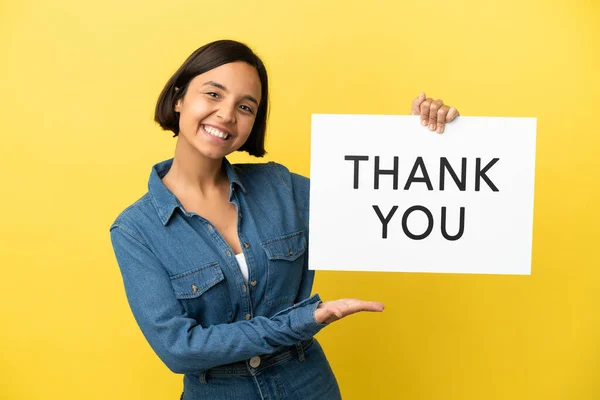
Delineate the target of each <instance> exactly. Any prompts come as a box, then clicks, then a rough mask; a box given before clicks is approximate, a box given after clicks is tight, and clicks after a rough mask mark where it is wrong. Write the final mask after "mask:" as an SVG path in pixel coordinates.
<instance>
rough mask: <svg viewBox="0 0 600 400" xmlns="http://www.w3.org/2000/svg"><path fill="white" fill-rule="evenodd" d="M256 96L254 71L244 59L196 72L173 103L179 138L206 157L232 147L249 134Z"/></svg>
mask: <svg viewBox="0 0 600 400" xmlns="http://www.w3.org/2000/svg"><path fill="white" fill-rule="evenodd" d="M260 96H261V87H260V78H259V77H258V72H257V71H256V69H255V68H254V67H252V66H251V65H249V64H246V63H245V62H233V63H229V64H223V65H221V66H219V67H217V68H214V69H211V70H210V71H207V72H205V73H203V74H201V75H198V76H196V77H195V78H194V79H192V80H191V81H190V83H189V86H188V89H187V92H186V94H185V96H184V97H183V99H180V100H179V101H178V102H177V104H176V105H175V111H177V112H179V140H184V141H185V142H186V144H189V145H190V146H192V147H193V148H194V149H196V150H197V151H198V152H199V153H200V154H201V155H202V156H204V157H206V158H210V159H221V158H222V157H224V156H226V155H227V154H229V153H232V152H234V151H236V150H237V149H239V148H240V147H241V146H242V145H243V144H244V143H245V142H246V140H247V139H248V136H250V132H251V131H252V126H253V125H254V120H255V118H256V113H257V111H258V105H259V103H260Z"/></svg>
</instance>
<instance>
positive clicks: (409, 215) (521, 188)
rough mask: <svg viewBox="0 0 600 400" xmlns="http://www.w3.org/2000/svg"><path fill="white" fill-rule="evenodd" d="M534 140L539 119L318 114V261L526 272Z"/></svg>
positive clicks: (314, 164)
mask: <svg viewBox="0 0 600 400" xmlns="http://www.w3.org/2000/svg"><path fill="white" fill-rule="evenodd" d="M535 141H536V119H535V118H491V117H463V116H461V117H458V118H457V119H456V120H455V121H454V122H452V123H451V124H449V125H447V126H446V131H445V132H444V133H443V134H438V133H435V132H431V131H429V129H427V128H425V127H423V126H421V125H420V123H419V117H418V116H392V115H327V114H315V115H313V116H312V137H311V169H310V171H311V195H310V245H309V267H310V269H315V270H347V271H396V272H439V273H477V274H530V273H531V244H532V228H533V193H534V173H535ZM463 167H464V169H463ZM442 172H443V173H442ZM453 175H454V176H453ZM463 177H464V178H463ZM441 178H443V179H441ZM442 180H443V184H442ZM442 185H443V187H442ZM461 210H462V211H461ZM461 213H462V216H461ZM444 214H445V221H444Z"/></svg>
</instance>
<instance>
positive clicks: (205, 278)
mask: <svg viewBox="0 0 600 400" xmlns="http://www.w3.org/2000/svg"><path fill="white" fill-rule="evenodd" d="M170 279H171V286H173V292H174V293H175V297H177V299H178V300H179V302H180V303H181V304H182V305H183V308H184V309H185V311H186V313H187V316H188V317H191V318H194V319H195V320H196V321H198V323H199V324H200V325H202V326H204V327H206V326H210V325H214V324H223V323H229V322H231V320H232V319H233V318H232V317H233V312H232V307H231V299H230V298H229V289H228V287H227V282H226V281H225V276H224V275H223V271H222V270H221V267H220V266H219V263H217V262H213V263H208V264H205V265H202V266H200V267H197V268H193V269H190V270H187V271H185V272H182V273H179V274H176V275H172V276H171V277H170Z"/></svg>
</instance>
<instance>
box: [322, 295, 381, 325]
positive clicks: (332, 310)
mask: <svg viewBox="0 0 600 400" xmlns="http://www.w3.org/2000/svg"><path fill="white" fill-rule="evenodd" d="M383 308H384V306H383V304H381V303H379V302H375V301H363V300H359V299H339V300H333V301H326V302H324V303H321V304H319V307H318V308H317V309H316V310H315V318H316V320H317V322H318V323H321V324H329V323H331V322H334V321H337V320H339V319H342V318H344V317H346V316H348V315H351V314H355V313H357V312H361V311H371V312H380V311H383Z"/></svg>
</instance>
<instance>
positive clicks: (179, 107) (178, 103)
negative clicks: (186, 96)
mask: <svg viewBox="0 0 600 400" xmlns="http://www.w3.org/2000/svg"><path fill="white" fill-rule="evenodd" d="M178 91H179V88H178V87H176V88H175V92H178ZM174 110H175V112H181V99H179V100H177V103H175V108H174Z"/></svg>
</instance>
